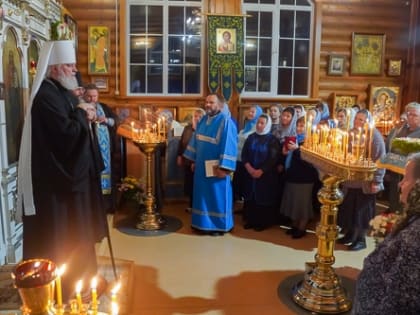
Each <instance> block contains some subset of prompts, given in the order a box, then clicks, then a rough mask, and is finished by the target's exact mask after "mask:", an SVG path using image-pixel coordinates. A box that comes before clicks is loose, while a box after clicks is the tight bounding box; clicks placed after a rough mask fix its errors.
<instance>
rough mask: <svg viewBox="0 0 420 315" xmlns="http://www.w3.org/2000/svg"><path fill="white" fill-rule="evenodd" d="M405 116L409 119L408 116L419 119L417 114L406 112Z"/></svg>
mask: <svg viewBox="0 0 420 315" xmlns="http://www.w3.org/2000/svg"><path fill="white" fill-rule="evenodd" d="M406 114H407V117H409V116H411V117H419V116H420V115H419V113H417V112H407V113H406Z"/></svg>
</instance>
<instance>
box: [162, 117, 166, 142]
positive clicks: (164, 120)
mask: <svg viewBox="0 0 420 315" xmlns="http://www.w3.org/2000/svg"><path fill="white" fill-rule="evenodd" d="M162 129H163V138H164V139H166V119H165V117H162Z"/></svg>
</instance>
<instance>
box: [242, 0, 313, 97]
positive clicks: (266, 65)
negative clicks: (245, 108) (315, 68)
mask: <svg viewBox="0 0 420 315" xmlns="http://www.w3.org/2000/svg"><path fill="white" fill-rule="evenodd" d="M243 11H244V12H246V14H247V15H249V17H247V18H246V26H245V47H246V48H245V89H244V95H245V96H253V95H258V96H263V95H266V96H301V97H302V96H308V93H309V84H310V73H311V71H310V65H311V62H310V60H311V59H310V57H311V53H310V52H311V46H312V41H311V34H312V20H313V5H312V2H311V1H310V0H243Z"/></svg>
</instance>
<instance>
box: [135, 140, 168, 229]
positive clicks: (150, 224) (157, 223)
mask: <svg viewBox="0 0 420 315" xmlns="http://www.w3.org/2000/svg"><path fill="white" fill-rule="evenodd" d="M134 143H135V145H136V146H137V147H139V149H140V151H141V152H143V153H144V154H145V155H146V197H145V198H144V199H145V201H144V203H145V206H146V211H145V212H143V213H142V214H141V215H140V216H139V222H137V224H136V227H137V228H138V229H140V230H147V231H153V230H160V229H162V228H163V226H164V225H165V220H164V219H163V218H162V216H161V215H160V214H159V213H158V212H157V211H156V203H155V197H154V196H153V194H152V157H153V156H154V154H155V151H156V149H157V148H158V146H163V145H164V143H163V142H149V143H143V142H134ZM156 180H158V179H156Z"/></svg>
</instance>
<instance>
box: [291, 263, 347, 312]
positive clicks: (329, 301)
mask: <svg viewBox="0 0 420 315" xmlns="http://www.w3.org/2000/svg"><path fill="white" fill-rule="evenodd" d="M311 267H312V268H314V267H315V268H314V269H312V268H307V269H311V270H307V271H306V272H305V276H304V279H303V280H302V281H300V282H299V283H297V284H296V285H295V287H294V288H293V300H294V301H295V303H297V304H298V305H299V306H301V307H303V308H304V309H307V310H310V311H312V312H316V313H324V314H337V313H343V312H346V311H348V310H349V309H350V308H351V301H350V299H349V298H348V297H347V292H346V290H345V289H344V288H342V286H341V281H340V279H339V277H338V276H337V275H336V274H335V272H334V269H333V268H327V269H326V270H321V269H320V268H316V263H314V264H313V265H312V266H311Z"/></svg>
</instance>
